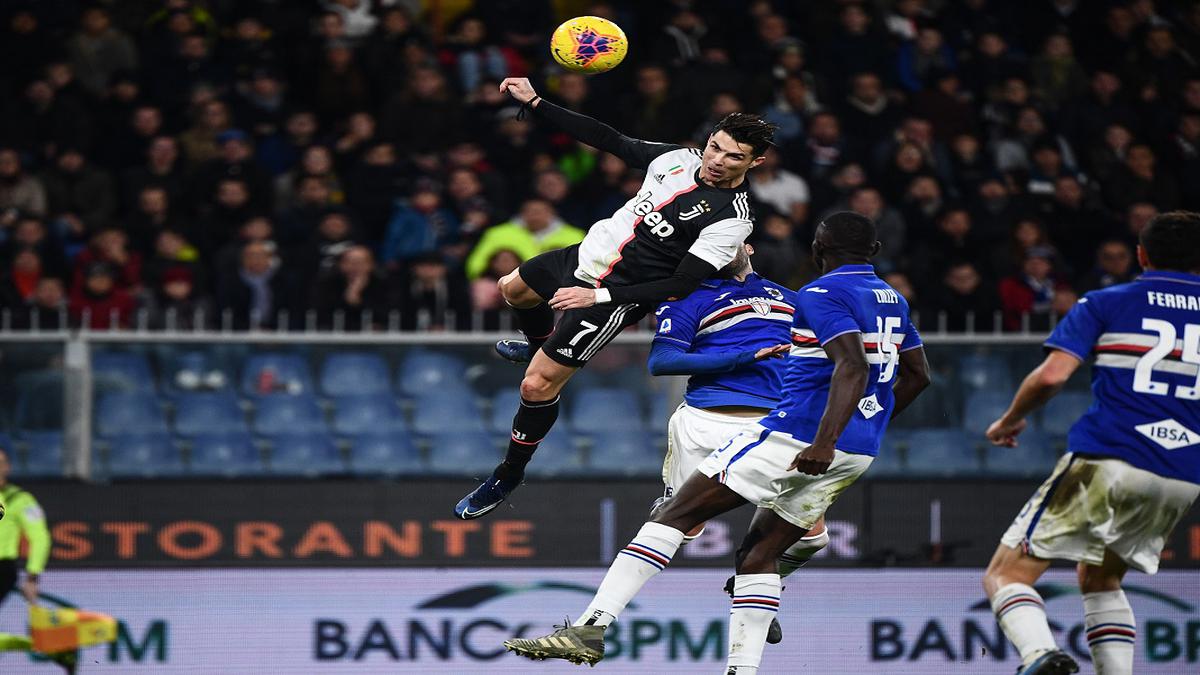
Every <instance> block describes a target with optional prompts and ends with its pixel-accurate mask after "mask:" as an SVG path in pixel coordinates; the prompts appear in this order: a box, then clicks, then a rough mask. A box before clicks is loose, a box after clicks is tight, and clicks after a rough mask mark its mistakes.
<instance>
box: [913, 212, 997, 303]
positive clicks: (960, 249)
mask: <svg viewBox="0 0 1200 675" xmlns="http://www.w3.org/2000/svg"><path fill="white" fill-rule="evenodd" d="M987 255H988V252H987V251H986V250H985V249H984V247H983V246H982V245H981V244H980V242H979V238H978V236H977V235H976V234H975V232H974V230H973V229H972V226H971V214H970V213H968V212H967V210H966V209H964V208H962V207H961V206H951V207H949V208H947V209H946V210H945V211H943V212H942V213H941V215H940V216H939V217H938V218H937V230H936V231H935V232H933V233H932V235H931V236H930V237H928V238H927V239H926V240H925V243H924V245H923V246H922V247H921V248H920V249H918V251H917V252H916V254H915V257H914V261H913V264H912V265H911V269H912V270H913V272H914V273H915V274H920V275H922V276H921V277H918V279H917V284H918V286H923V287H925V288H936V287H937V286H938V285H939V284H940V283H941V280H942V279H943V277H944V276H945V271H946V266H947V265H948V264H949V262H950V261H954V260H957V261H962V262H968V263H970V264H971V265H972V266H974V268H975V269H976V270H985V269H987Z"/></svg>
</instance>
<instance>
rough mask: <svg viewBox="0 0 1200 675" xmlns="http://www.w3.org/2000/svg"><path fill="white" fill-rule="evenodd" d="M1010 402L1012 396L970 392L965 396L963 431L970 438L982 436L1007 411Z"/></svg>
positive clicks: (999, 393)
mask: <svg viewBox="0 0 1200 675" xmlns="http://www.w3.org/2000/svg"><path fill="white" fill-rule="evenodd" d="M1011 401H1012V396H1011V395H1010V394H1008V393H1002V392H996V391H973V392H971V393H970V394H968V395H967V404H966V410H965V411H964V412H963V430H964V431H966V432H967V433H968V434H970V435H971V436H972V437H977V436H983V434H984V432H986V431H987V428H988V426H989V425H990V424H991V423H992V422H994V421H996V420H997V419H998V418H999V417H1000V416H1001V415H1003V414H1004V411H1005V410H1008V404H1009V402H1011ZM1030 422H1031V423H1032V420H1031V421H1030Z"/></svg>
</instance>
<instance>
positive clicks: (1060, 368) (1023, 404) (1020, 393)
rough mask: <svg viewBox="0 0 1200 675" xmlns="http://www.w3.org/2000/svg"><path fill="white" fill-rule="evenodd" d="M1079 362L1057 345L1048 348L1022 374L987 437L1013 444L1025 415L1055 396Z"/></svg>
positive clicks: (1019, 432)
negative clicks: (1045, 354)
mask: <svg viewBox="0 0 1200 675" xmlns="http://www.w3.org/2000/svg"><path fill="white" fill-rule="evenodd" d="M1079 365H1080V361H1079V359H1078V358H1076V357H1075V356H1074V355H1072V354H1068V353H1067V352H1064V351H1062V350H1058V349H1055V350H1053V351H1051V352H1050V353H1049V354H1048V355H1047V356H1046V360H1045V361H1042V364H1041V365H1039V366H1038V367H1037V368H1034V369H1033V371H1032V372H1030V373H1029V375H1028V376H1026V377H1025V381H1023V382H1022V383H1021V388H1020V389H1018V390H1017V394H1016V396H1014V397H1013V401H1012V403H1011V404H1010V405H1009V407H1008V410H1007V411H1005V413H1004V415H1003V416H1001V417H1000V419H998V420H996V421H995V422H992V424H991V426H989V427H988V430H987V438H988V440H989V441H991V442H992V444H993V445H999V446H1001V447H1005V448H1014V447H1016V445H1017V436H1019V435H1020V434H1021V432H1022V431H1024V430H1025V426H1026V422H1025V418H1026V417H1028V416H1029V413H1031V412H1033V411H1034V410H1037V409H1038V408H1039V407H1041V406H1042V405H1044V404H1045V403H1046V401H1049V400H1050V399H1051V398H1054V395H1055V394H1057V393H1058V392H1059V390H1060V389H1062V387H1063V385H1064V384H1066V382H1067V380H1068V379H1070V378H1071V375H1072V374H1073V373H1074V372H1075V371H1076V369H1078V368H1079Z"/></svg>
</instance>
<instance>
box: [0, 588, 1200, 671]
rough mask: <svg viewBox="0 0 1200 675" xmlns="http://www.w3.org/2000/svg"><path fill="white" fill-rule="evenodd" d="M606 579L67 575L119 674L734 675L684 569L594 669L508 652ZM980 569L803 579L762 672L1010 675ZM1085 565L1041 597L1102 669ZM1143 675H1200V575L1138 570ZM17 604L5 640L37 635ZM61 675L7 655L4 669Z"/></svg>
mask: <svg viewBox="0 0 1200 675" xmlns="http://www.w3.org/2000/svg"><path fill="white" fill-rule="evenodd" d="M603 572H604V571H603V570H601V569H569V570H564V569H560V568H559V569H556V568H528V569H519V570H511V569H510V570H486V569H477V568H457V569H442V570H436V569H417V568H407V569H392V570H382V569H351V570H334V569H322V570H278V569H273V570H263V569H258V570H245V569H243V570H224V571H217V570H202V571H201V570H171V571H132V570H131V571H103V570H93V571H63V572H51V573H49V574H47V575H46V577H45V579H44V581H43V589H44V591H45V592H46V593H48V594H51V595H53V596H54V597H55V598H56V599H58V600H60V601H64V602H69V603H74V604H77V605H79V606H82V607H87V608H89V609H95V610H99V611H103V612H106V613H109V614H112V615H114V616H116V617H117V618H118V619H120V621H121V627H120V636H119V639H118V640H117V642H115V643H114V644H112V645H109V646H104V647H97V648H92V649H89V650H87V651H85V652H84V654H83V659H81V662H82V663H83V664H84V665H83V672H110V673H155V674H157V673H172V672H187V673H210V672H211V673H254V674H256V675H261V674H262V673H322V674H323V673H340V672H346V673H350V672H353V673H462V672H479V670H478V668H481V667H483V668H486V672H488V673H522V674H530V673H533V674H536V673H547V674H550V673H580V672H589V673H591V672H594V673H596V674H597V675H602V674H603V673H614V674H616V673H719V672H721V665H722V664H723V663H724V659H725V623H726V618H727V616H728V612H729V605H728V598H727V597H726V596H725V595H724V594H723V593H722V590H721V588H722V586H723V585H724V581H725V578H726V573H724V572H722V571H720V570H668V571H667V572H665V573H663V574H660V575H659V576H658V577H656V578H655V579H653V580H652V581H651V582H650V583H649V584H648V585H647V587H646V589H645V591H644V592H643V593H642V594H641V595H640V596H639V597H638V598H637V599H636V600H635V601H634V604H633V605H632V606H631V607H630V608H629V609H628V610H627V611H626V613H625V614H624V615H622V617H621V620H620V622H618V623H617V624H616V625H615V631H614V632H612V633H611V634H610V635H609V636H608V657H607V658H606V659H605V660H604V661H603V662H602V663H601V664H599V665H598V666H596V670H594V671H588V670H585V671H580V670H579V669H578V668H577V667H574V666H571V665H569V664H565V663H561V662H544V663H531V662H528V661H525V660H522V659H519V658H517V657H515V656H513V655H511V654H508V653H506V652H505V651H504V649H503V647H501V646H500V645H501V642H502V641H503V640H504V639H506V638H508V637H511V636H514V635H536V634H542V633H544V632H545V631H546V630H547V629H548V628H550V627H551V625H552V624H554V623H561V622H562V621H563V620H564V619H567V620H570V619H573V618H574V617H575V616H577V615H578V614H579V612H580V611H582V609H583V608H584V607H585V606H586V604H587V601H588V599H589V598H590V596H591V594H592V592H593V591H594V590H595V588H596V586H597V585H598V584H599V582H600V580H601V578H602V577H603ZM979 576H980V571H979V570H974V569H969V570H964V569H954V570H908V571H891V570H863V569H860V570H808V571H805V570H802V571H800V572H799V573H797V574H796V575H795V576H793V577H791V578H790V579H788V581H787V589H786V590H785V591H784V595H783V603H784V607H783V610H782V611H781V612H780V615H779V618H780V621H781V622H782V623H783V627H784V634H785V637H784V641H783V643H782V644H779V645H768V646H767V651H766V655H765V658H764V661H763V667H762V671H761V672H762V673H764V675H766V674H773V673H800V672H807V673H822V674H840V673H846V674H850V673H854V674H862V673H913V674H916V673H921V674H928V673H970V674H972V675H975V674H988V673H996V674H997V675H999V674H1001V673H1003V674H1004V675H1011V673H1012V672H1014V671H1015V669H1016V666H1017V658H1016V653H1015V650H1014V649H1013V648H1012V647H1011V646H1010V645H1009V644H1008V643H1007V642H1006V641H1005V640H1004V636H1003V634H1002V633H1001V632H1000V630H999V628H998V627H997V625H996V622H995V620H994V619H993V618H992V615H991V612H990V611H989V610H988V607H987V603H986V602H985V601H984V599H983V594H982V591H981V588H980V582H979ZM1073 582H1074V574H1073V573H1072V572H1071V571H1070V570H1055V571H1054V572H1052V573H1051V574H1048V575H1047V577H1046V579H1045V581H1044V582H1043V583H1042V584H1041V585H1040V586H1039V590H1041V592H1042V594H1043V596H1044V597H1045V598H1046V601H1047V602H1046V604H1047V609H1048V611H1049V614H1050V618H1051V621H1052V624H1053V625H1054V628H1055V631H1056V633H1057V636H1058V639H1059V643H1060V644H1062V645H1064V647H1065V648H1066V649H1068V650H1070V651H1071V652H1072V653H1073V654H1074V655H1075V657H1076V658H1077V659H1080V660H1081V661H1084V662H1085V668H1084V672H1090V671H1091V668H1090V666H1088V665H1087V664H1086V659H1087V646H1086V641H1085V639H1084V637H1083V631H1082V607H1081V604H1080V600H1079V596H1078V593H1077V591H1076V590H1074V586H1073ZM1126 592H1127V593H1128V595H1129V598H1130V600H1131V602H1132V603H1133V607H1134V611H1135V613H1136V614H1137V622H1138V644H1137V661H1138V662H1137V668H1136V670H1137V672H1138V673H1179V674H1183V673H1197V672H1200V575H1197V574H1195V573H1194V572H1187V571H1166V572H1162V573H1160V574H1158V575H1157V576H1154V577H1147V576H1144V575H1137V574H1131V575H1130V576H1129V578H1128V579H1127V586H1126ZM23 623H24V610H23V608H22V607H19V606H18V605H17V603H13V602H10V603H6V605H5V606H4V607H3V608H0V630H7V631H19V630H22V629H23ZM47 670H52V667H51V666H49V665H47V664H35V663H33V662H31V661H30V660H29V658H28V657H27V656H24V655H18V654H9V655H3V656H0V672H4V673H26V672H28V673H35V674H36V673H41V672H46V671H47Z"/></svg>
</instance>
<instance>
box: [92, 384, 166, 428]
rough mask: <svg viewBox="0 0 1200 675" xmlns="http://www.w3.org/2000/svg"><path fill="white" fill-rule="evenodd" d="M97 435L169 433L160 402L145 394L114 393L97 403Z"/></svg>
mask: <svg viewBox="0 0 1200 675" xmlns="http://www.w3.org/2000/svg"><path fill="white" fill-rule="evenodd" d="M94 418H95V420H96V423H95V424H96V433H97V435H99V436H100V437H101V438H113V437H115V436H155V435H161V434H166V433H167V421H166V419H165V418H164V417H163V412H162V408H161V407H159V404H158V398H156V397H155V396H154V395H153V394H148V393H144V392H123V393H118V392H113V393H109V394H105V395H104V396H102V397H101V398H100V400H99V401H97V402H96V409H95V415H94Z"/></svg>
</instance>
